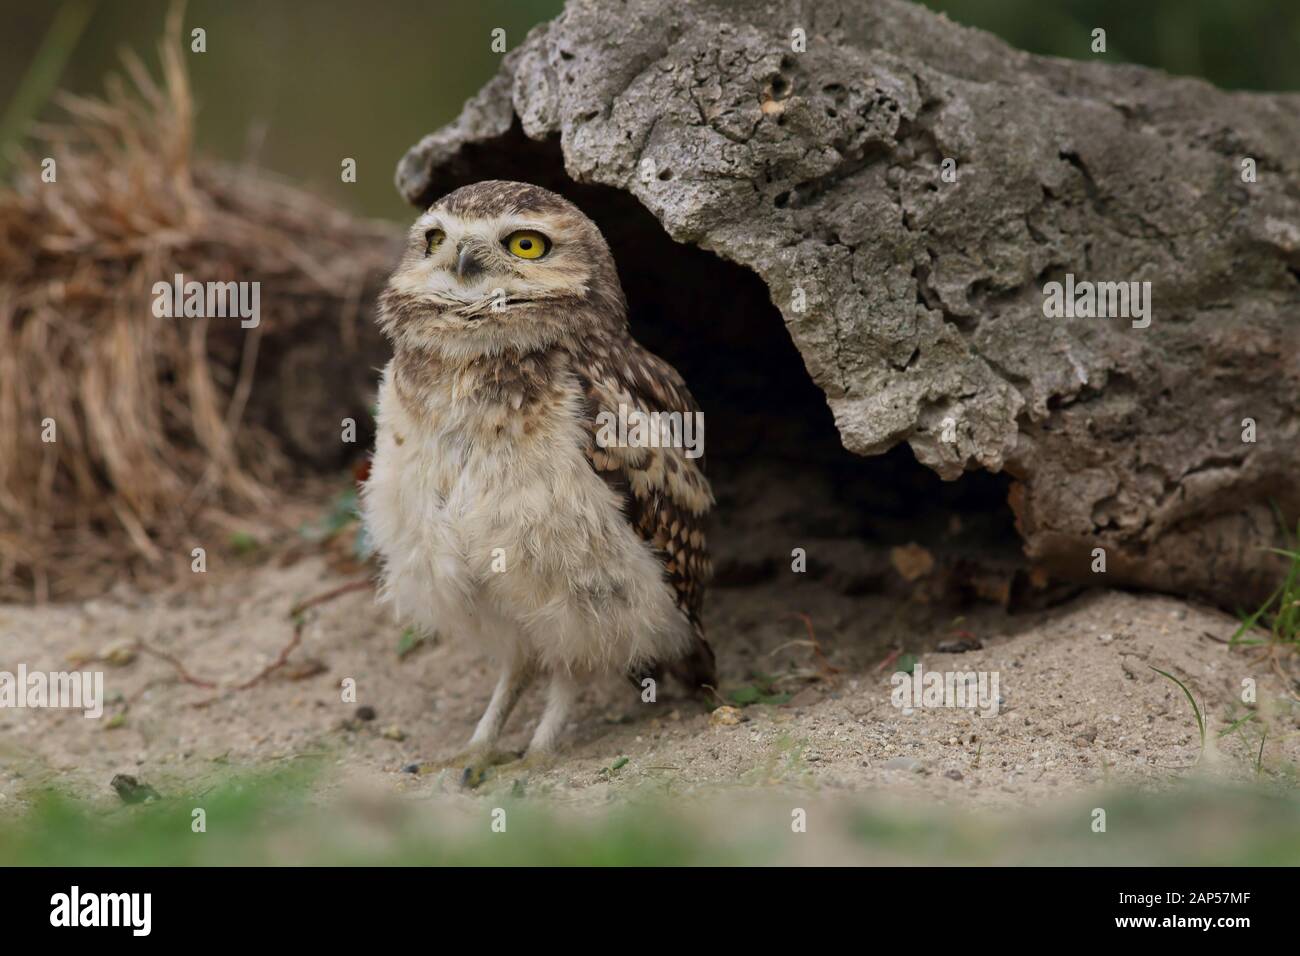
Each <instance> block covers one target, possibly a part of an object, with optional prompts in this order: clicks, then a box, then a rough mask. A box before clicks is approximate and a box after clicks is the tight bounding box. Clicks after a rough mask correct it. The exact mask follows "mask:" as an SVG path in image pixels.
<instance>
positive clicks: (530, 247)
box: [505, 229, 551, 259]
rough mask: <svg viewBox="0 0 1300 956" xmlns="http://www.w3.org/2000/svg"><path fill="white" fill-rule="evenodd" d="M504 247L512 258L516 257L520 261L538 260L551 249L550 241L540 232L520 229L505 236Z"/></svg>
mask: <svg viewBox="0 0 1300 956" xmlns="http://www.w3.org/2000/svg"><path fill="white" fill-rule="evenodd" d="M505 246H506V248H507V249H509V250H510V254H511V255H512V256H518V257H519V258H520V259H540V258H541V257H542V256H544V255H546V253H547V250H549V249H550V248H551V240H549V239H547V238H546V237H545V236H543V235H542V234H541V233H540V232H533V231H532V230H531V229H521V230H520V231H519V232H512V233H510V235H508V236H506V240H505Z"/></svg>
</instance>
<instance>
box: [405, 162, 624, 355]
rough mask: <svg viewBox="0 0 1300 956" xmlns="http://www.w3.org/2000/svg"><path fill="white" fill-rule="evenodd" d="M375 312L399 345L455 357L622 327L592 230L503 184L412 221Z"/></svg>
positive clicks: (571, 213)
mask: <svg viewBox="0 0 1300 956" xmlns="http://www.w3.org/2000/svg"><path fill="white" fill-rule="evenodd" d="M382 304H383V308H382V311H381V316H380V321H381V324H382V325H383V327H384V330H385V332H386V333H387V334H388V335H389V336H390V337H391V338H392V339H393V340H394V341H395V343H397V344H398V345H399V346H403V345H410V346H413V347H419V348H436V349H441V350H443V351H444V352H449V353H455V354H458V355H468V354H487V353H492V352H499V351H500V350H502V349H507V348H509V349H524V348H528V349H536V348H543V347H546V346H547V345H549V344H553V343H555V342H557V341H559V340H560V339H562V338H564V337H565V336H572V335H575V334H580V333H581V331H582V330H583V329H584V328H585V327H587V326H588V325H590V324H592V323H604V324H613V325H617V324H618V323H620V322H626V311H625V309H626V306H625V305H624V302H623V294H622V290H621V289H620V288H619V284H618V273H617V270H616V269H615V267H614V262H613V259H612V257H611V256H610V253H609V247H608V246H607V245H606V243H605V240H604V238H603V237H602V236H601V234H600V230H599V229H598V228H597V227H596V225H595V223H593V222H592V221H591V220H590V219H588V218H587V217H586V216H585V215H583V213H582V212H581V211H580V210H579V209H578V208H577V207H576V206H574V205H573V204H572V203H570V202H568V201H567V200H566V199H564V198H563V197H561V196H558V195H556V194H555V193H551V192H548V191H547V190H544V189H541V188H539V187H537V186H530V185H528V184H526V183H509V182H500V181H487V182H481V183H475V184H474V185H472V186H465V187H462V188H461V189H459V190H456V191H455V192H453V193H450V194H448V195H447V196H445V197H443V199H441V200H440V201H439V202H438V203H436V204H435V205H433V206H432V207H431V208H430V209H429V210H428V211H427V212H426V213H424V215H422V216H421V217H420V218H419V219H417V220H416V222H415V224H414V225H413V226H412V228H411V232H410V237H409V240H408V243H407V247H406V254H405V255H404V257H403V259H402V262H401V265H400V266H399V267H398V269H397V271H396V272H394V273H393V276H392V278H391V279H390V280H389V283H388V288H387V289H386V290H385V291H384V296H383V300H382Z"/></svg>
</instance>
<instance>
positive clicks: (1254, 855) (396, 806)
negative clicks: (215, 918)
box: [0, 762, 1300, 866]
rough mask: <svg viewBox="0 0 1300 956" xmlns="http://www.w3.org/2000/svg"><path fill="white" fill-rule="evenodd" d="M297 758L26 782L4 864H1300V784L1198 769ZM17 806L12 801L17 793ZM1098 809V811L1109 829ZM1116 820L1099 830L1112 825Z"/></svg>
mask: <svg viewBox="0 0 1300 956" xmlns="http://www.w3.org/2000/svg"><path fill="white" fill-rule="evenodd" d="M317 782H319V776H318V774H317V773H316V772H315V771H314V770H312V769H310V768H309V767H308V766H307V764H306V762H303V766H302V768H300V769H298V770H290V771H286V772H281V773H279V774H277V775H274V776H257V777H247V778H238V777H235V778H232V779H229V780H227V781H226V782H224V783H222V784H220V785H218V786H216V787H214V788H211V789H209V790H206V791H205V792H202V793H198V794H192V795H188V796H168V795H162V796H160V797H158V798H157V799H149V800H148V801H146V802H141V803H136V804H134V805H129V804H127V803H124V802H121V801H119V800H117V799H116V798H114V797H111V796H106V797H105V800H104V801H103V802H100V803H96V802H77V801H73V800H71V799H69V798H67V797H64V796H61V795H59V794H57V793H54V792H43V793H35V794H32V795H30V801H29V802H28V803H27V807H26V809H25V810H24V811H23V812H21V813H20V814H18V815H16V816H10V817H8V818H7V819H4V820H3V821H0V865H3V866H47V865H70V866H107V865H113V866H138V865H165V866H194V865H205V866H227V865H379V866H412V865H449V866H478V865H550V866H723V865H773V864H821V865H880V864H884V865H978V864H983V865H1047V866H1056V865H1137V864H1145V865H1171V866H1172V865H1177V866H1191V865H1216V866H1234V865H1247V866H1284V865H1294V864H1296V863H1297V862H1300V798H1297V796H1296V795H1295V793H1294V792H1291V793H1282V792H1275V791H1273V790H1271V789H1266V788H1262V787H1260V788H1256V787H1238V786H1231V787H1229V786H1223V785H1220V784H1215V783H1211V782H1208V781H1204V780H1187V781H1184V782H1182V783H1180V784H1179V785H1177V786H1176V787H1175V788H1174V789H1171V790H1166V791H1162V792H1138V791H1127V790H1113V791H1109V792H1106V793H1105V794H1104V795H1098V794H1094V795H1092V796H1090V797H1088V798H1086V799H1085V798H1074V799H1071V800H1069V801H1067V802H1063V803H1060V804H1056V805H1054V806H1053V807H1051V808H1041V809H1035V810H1030V811H1025V810H1021V809H1003V810H996V811H995V810H983V811H962V812H954V811H952V810H951V809H950V808H944V807H941V806H938V805H932V806H928V807H918V806H917V805H915V804H913V805H904V804H903V803H902V802H899V801H892V802H890V801H886V800H885V798H883V797H882V796H880V795H859V796H855V797H852V798H848V797H845V796H843V795H842V794H841V795H839V796H835V797H833V798H832V796H831V795H829V794H822V793H818V792H816V791H811V790H810V791H795V792H785V793H775V792H759V793H750V794H738V793H732V792H718V793H715V794H712V795H709V796H704V797H700V798H691V799H681V798H678V799H676V800H674V801H671V802H670V801H667V800H664V799H663V798H662V797H661V796H655V795H653V794H650V793H647V794H646V795H645V796H644V798H643V799H633V800H629V801H627V802H625V803H624V802H620V803H619V804H618V805H617V806H603V805H602V806H596V807H593V808H590V809H588V810H578V809H575V808H565V809H561V808H559V807H558V805H557V804H555V803H553V802H550V801H543V800H540V799H538V798H536V797H532V796H529V795H526V794H524V793H523V792H522V790H520V789H517V790H516V793H515V794H513V795H511V796H509V797H496V798H486V799H485V798H481V797H473V796H469V795H461V794H455V795H446V796H440V797H439V798H437V799H432V798H429V797H412V796H405V797H398V796H394V795H392V794H377V793H373V792H371V793H360V792H348V791H347V790H346V788H345V789H344V790H342V791H340V792H338V793H336V794H335V796H333V797H331V798H330V799H329V800H328V801H326V802H322V801H320V800H319V799H318V798H316V797H312V796H311V793H312V791H313V790H314V789H315V788H314V784H315V783H317ZM12 805H13V803H12V801H10V806H12ZM1099 821H1101V826H1099ZM1102 826H1104V829H1102V828H1101V827H1102Z"/></svg>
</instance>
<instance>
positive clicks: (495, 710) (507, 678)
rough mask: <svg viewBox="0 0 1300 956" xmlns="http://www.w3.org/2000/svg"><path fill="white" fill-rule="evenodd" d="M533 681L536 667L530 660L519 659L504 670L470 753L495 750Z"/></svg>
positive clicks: (515, 659)
mask: <svg viewBox="0 0 1300 956" xmlns="http://www.w3.org/2000/svg"><path fill="white" fill-rule="evenodd" d="M532 680H533V666H532V662H531V661H529V660H528V658H527V657H525V656H523V655H517V656H515V657H513V658H511V659H510V660H507V661H506V663H505V666H503V667H502V668H501V676H500V678H498V680H497V686H496V689H495V690H493V691H492V699H491V700H490V701H488V706H487V710H485V711H484V712H483V716H482V717H481V718H479V722H478V726H477V727H475V728H474V736H473V737H471V738H470V739H469V750H470V752H479V753H484V752H487V751H490V750H491V749H492V747H493V746H494V745H495V744H496V742H497V739H498V738H500V736H501V731H502V730H503V729H504V728H505V725H506V721H507V720H509V719H510V712H511V711H513V710H514V709H515V704H517V703H519V698H520V697H522V696H523V693H524V691H525V690H527V689H528V685H529V684H530V683H532Z"/></svg>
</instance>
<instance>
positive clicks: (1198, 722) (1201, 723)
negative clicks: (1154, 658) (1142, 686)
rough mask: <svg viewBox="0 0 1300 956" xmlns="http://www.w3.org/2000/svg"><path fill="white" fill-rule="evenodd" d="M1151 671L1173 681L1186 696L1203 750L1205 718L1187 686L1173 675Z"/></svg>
mask: <svg viewBox="0 0 1300 956" xmlns="http://www.w3.org/2000/svg"><path fill="white" fill-rule="evenodd" d="M1148 666H1150V665H1148ZM1151 669H1152V670H1153V671H1155V672H1156V673H1157V674H1159V675H1160V676H1161V677H1168V678H1169V679H1170V680H1171V681H1173V682H1174V683H1175V684H1177V685H1178V686H1179V687H1180V688H1182V691H1183V693H1184V694H1186V695H1187V700H1188V702H1189V703H1190V704H1191V705H1192V713H1193V714H1195V715H1196V726H1197V727H1198V728H1200V731H1201V749H1202V750H1204V749H1205V717H1204V716H1203V715H1202V714H1201V708H1200V707H1198V706H1197V704H1196V698H1195V697H1193V696H1192V692H1191V691H1190V690H1188V689H1187V685H1186V684H1184V683H1183V682H1182V681H1180V680H1179V679H1178V678H1177V677H1175V676H1174V675H1173V674H1170V673H1167V672H1165V671H1162V670H1161V669H1160V668H1158V667H1152V668H1151Z"/></svg>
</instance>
